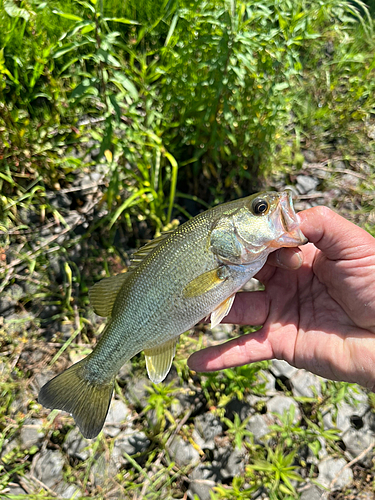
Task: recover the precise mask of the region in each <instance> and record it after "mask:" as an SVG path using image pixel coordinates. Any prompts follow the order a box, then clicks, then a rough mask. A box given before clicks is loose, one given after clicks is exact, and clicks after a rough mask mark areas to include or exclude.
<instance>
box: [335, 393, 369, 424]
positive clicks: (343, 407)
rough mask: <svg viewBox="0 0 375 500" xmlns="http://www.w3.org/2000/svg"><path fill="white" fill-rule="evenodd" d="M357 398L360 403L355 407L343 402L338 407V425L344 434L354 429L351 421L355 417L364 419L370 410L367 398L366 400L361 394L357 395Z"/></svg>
mask: <svg viewBox="0 0 375 500" xmlns="http://www.w3.org/2000/svg"><path fill="white" fill-rule="evenodd" d="M355 398H356V400H357V401H358V402H359V404H358V405H356V406H353V405H349V404H348V403H345V402H342V403H340V405H339V407H338V412H337V419H336V425H337V427H338V428H339V429H340V430H341V431H342V432H346V431H347V430H348V429H350V428H351V427H352V421H351V419H352V417H353V416H356V415H357V416H359V417H362V416H363V415H365V413H366V412H367V410H368V402H367V396H365V398H364V397H363V394H362V393H359V394H356V395H355Z"/></svg>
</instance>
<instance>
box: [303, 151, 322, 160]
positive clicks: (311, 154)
mask: <svg viewBox="0 0 375 500" xmlns="http://www.w3.org/2000/svg"><path fill="white" fill-rule="evenodd" d="M302 154H303V156H304V158H305V161H306V162H307V163H316V162H317V160H318V159H317V157H316V154H315V153H314V151H310V150H308V149H307V150H306V151H302Z"/></svg>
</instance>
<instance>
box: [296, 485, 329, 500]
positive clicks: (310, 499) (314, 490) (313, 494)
mask: <svg viewBox="0 0 375 500" xmlns="http://www.w3.org/2000/svg"><path fill="white" fill-rule="evenodd" d="M323 498H324V497H323V491H322V490H320V489H319V488H318V487H317V486H314V485H312V486H310V487H309V488H308V489H307V490H304V491H303V492H302V493H301V496H300V500H323Z"/></svg>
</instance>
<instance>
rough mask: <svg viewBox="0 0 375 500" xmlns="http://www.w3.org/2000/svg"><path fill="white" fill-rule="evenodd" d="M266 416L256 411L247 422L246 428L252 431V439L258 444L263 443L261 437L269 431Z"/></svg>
mask: <svg viewBox="0 0 375 500" xmlns="http://www.w3.org/2000/svg"><path fill="white" fill-rule="evenodd" d="M267 418H268V417H267V416H265V415H260V414H259V413H256V414H255V415H253V416H252V417H251V418H250V420H249V422H248V423H247V426H246V428H247V429H248V430H249V431H250V432H252V433H253V436H254V441H255V442H256V443H258V444H262V445H263V444H264V441H263V440H262V437H263V436H265V435H266V434H268V432H269V428H268V424H267V422H266V419H267Z"/></svg>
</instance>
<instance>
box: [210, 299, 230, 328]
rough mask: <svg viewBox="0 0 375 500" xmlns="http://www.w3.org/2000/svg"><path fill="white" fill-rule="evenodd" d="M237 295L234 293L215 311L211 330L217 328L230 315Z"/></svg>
mask: <svg viewBox="0 0 375 500" xmlns="http://www.w3.org/2000/svg"><path fill="white" fill-rule="evenodd" d="M235 296H236V294H235V293H234V294H233V295H231V296H230V297H228V298H227V299H226V300H224V302H222V303H221V304H220V305H219V306H218V307H217V308H216V309H215V310H214V311H212V313H211V328H215V326H217V325H218V324H219V323H220V322H221V320H222V319H223V318H225V316H227V314H228V313H229V311H230V310H231V308H232V305H233V301H234V297H235Z"/></svg>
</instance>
